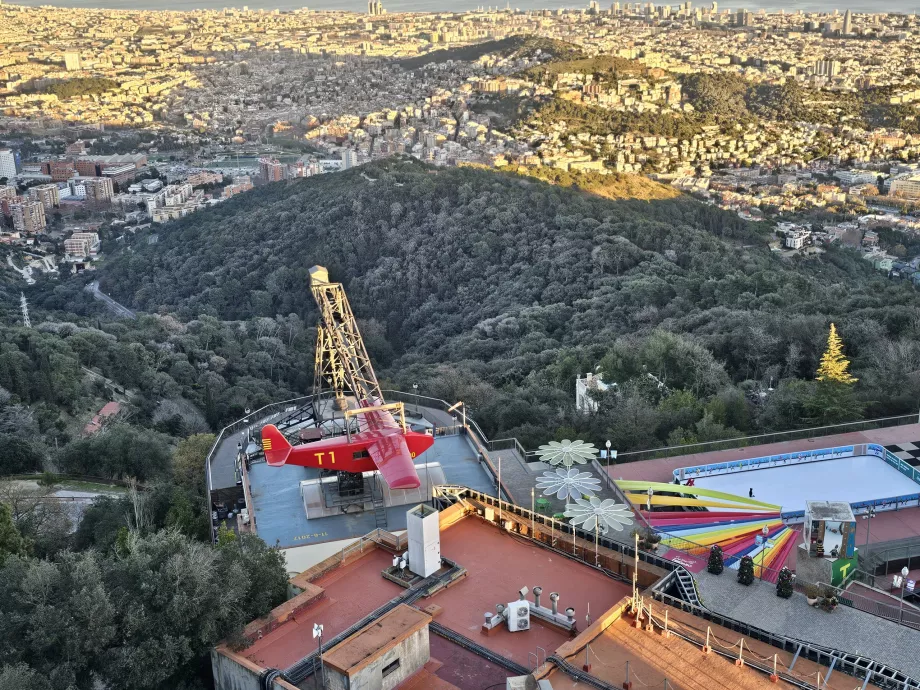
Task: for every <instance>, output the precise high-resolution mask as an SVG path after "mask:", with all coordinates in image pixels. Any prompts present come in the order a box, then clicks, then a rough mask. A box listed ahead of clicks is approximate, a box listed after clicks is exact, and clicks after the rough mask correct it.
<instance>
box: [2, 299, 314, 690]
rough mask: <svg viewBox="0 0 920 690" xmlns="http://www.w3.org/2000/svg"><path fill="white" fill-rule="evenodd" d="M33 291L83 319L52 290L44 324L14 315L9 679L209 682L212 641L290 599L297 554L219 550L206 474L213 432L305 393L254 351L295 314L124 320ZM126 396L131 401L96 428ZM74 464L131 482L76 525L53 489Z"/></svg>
mask: <svg viewBox="0 0 920 690" xmlns="http://www.w3.org/2000/svg"><path fill="white" fill-rule="evenodd" d="M74 286H76V284H74ZM62 294H66V295H67V296H66V298H62V296H61V295H62ZM31 296H32V298H33V302H35V303H37V302H40V301H46V302H48V303H54V302H56V301H59V300H62V299H63V301H64V302H66V305H67V307H68V308H69V309H73V310H75V311H80V312H81V313H82V315H76V314H73V313H70V312H69V311H68V312H64V311H53V312H51V311H47V310H45V309H42V308H40V307H38V306H37V304H36V306H35V307H34V308H33V316H32V318H33V320H34V327H33V328H22V327H17V326H14V325H4V326H0V441H2V443H3V447H4V453H3V454H2V455H0V599H2V601H0V638H2V639H3V640H4V643H3V645H0V688H3V689H4V690H5V689H6V688H26V687H28V688H46V687H47V688H51V687H56V688H58V687H65V688H80V689H82V688H95V687H100V686H102V687H125V688H127V687H130V688H150V689H151V690H152V689H158V690H173V689H174V688H189V689H191V688H197V687H207V686H208V685H209V684H210V664H209V662H208V656H207V654H208V651H209V649H210V647H211V646H212V645H213V644H214V643H216V642H217V641H219V640H221V639H225V638H233V637H234V636H235V635H237V634H238V633H239V632H240V631H241V630H242V626H243V625H244V624H245V623H247V622H248V621H250V620H252V619H253V618H254V617H258V616H260V615H264V614H266V613H267V612H268V611H269V610H270V609H271V608H272V607H273V606H275V605H277V604H279V603H280V602H281V601H283V600H284V599H285V598H286V573H285V567H284V562H283V558H282V556H281V554H280V552H278V551H276V550H274V549H269V548H268V547H266V545H265V544H264V543H263V542H262V541H261V540H259V539H258V538H255V537H246V536H244V537H242V538H234V537H233V535H232V533H224V534H222V535H221V540H220V542H221V545H220V546H219V548H217V549H213V548H211V546H210V544H209V541H210V530H209V520H208V514H209V506H208V497H207V496H206V489H205V486H204V477H203V474H202V467H203V463H204V458H205V455H206V453H207V452H208V449H209V448H210V446H211V444H212V442H213V439H214V436H213V434H210V433H206V432H207V430H208V429H209V428H215V427H218V426H220V425H221V424H222V423H223V422H224V421H225V420H227V419H231V418H235V417H238V416H239V415H240V414H242V412H243V410H244V409H245V408H246V407H247V406H249V405H252V406H258V405H259V404H262V403H263V402H268V401H269V400H273V399H277V398H278V397H279V396H280V397H287V396H288V395H290V393H289V392H288V391H287V390H286V389H285V388H284V387H283V386H280V385H277V384H275V383H273V379H272V376H271V374H272V373H273V372H272V368H273V365H272V363H271V362H268V363H267V366H268V368H266V369H265V371H264V372H263V371H262V364H266V362H264V361H262V359H261V357H260V356H252V357H250V356H249V355H250V353H251V352H253V351H254V349H256V348H258V347H259V346H258V345H257V341H258V338H259V337H270V336H268V335H267V334H268V333H272V334H273V335H272V336H271V337H274V336H275V335H279V334H280V325H277V326H275V325H273V324H274V322H273V324H268V323H261V322H260V321H259V320H256V321H253V322H252V323H249V324H244V323H240V324H231V323H223V322H218V321H217V320H215V319H208V318H205V319H204V320H202V321H198V322H196V323H191V324H180V323H179V322H178V321H176V320H175V319H172V318H171V317H168V316H152V315H148V316H142V317H141V318H140V319H139V320H138V321H118V320H115V319H113V318H111V317H109V316H106V315H104V314H102V313H96V312H97V310H99V308H100V307H99V305H98V304H94V303H92V301H91V300H89V301H88V300H86V297H85V295H84V293H82V292H80V291H74V290H73V289H72V287H68V286H59V287H54V286H52V285H51V284H47V285H44V286H39V287H37V289H36V292H35V293H33V294H32V295H31ZM14 300H15V294H13V295H9V294H5V295H3V304H5V305H6V306H7V307H9V309H8V311H6V312H5V313H4V314H3V315H4V319H3V321H4V322H5V323H7V324H11V323H15V321H17V320H18V314H17V313H16V311H15V309H14V308H13V305H14V304H15V301H14ZM279 323H280V322H279ZM285 323H286V324H287V331H286V332H285V335H284V338H285V343H287V344H288V346H289V347H291V349H292V350H296V349H297V348H303V350H304V351H303V352H302V353H300V354H299V355H297V359H298V360H301V359H302V358H306V357H309V356H311V355H310V354H309V353H308V352H306V350H307V349H308V347H309V346H308V345H307V340H305V339H304V338H303V334H302V329H300V328H299V327H298V325H297V322H296V321H295V322H285ZM250 327H252V328H253V330H252V333H251V335H250V334H248V329H249V328H250ZM260 334H261V335H260ZM263 343H264V341H263ZM310 349H311V348H310ZM246 362H249V364H246ZM258 362H262V364H259V363H258ZM193 363H194V364H193ZM298 370H299V369H298ZM291 380H292V381H297V379H296V376H294V375H292V376H291ZM298 385H305V384H303V382H298ZM112 399H114V400H117V401H119V403H120V404H121V412H120V413H119V414H118V415H116V416H115V417H114V418H111V419H109V420H107V421H106V423H105V424H104V425H103V427H102V429H101V430H100V431H98V432H96V433H94V434H92V435H89V436H85V435H84V434H83V427H84V425H85V424H86V423H87V422H89V420H90V419H91V418H92V416H93V415H94V413H95V412H97V411H98V410H99V409H100V408H101V407H102V405H103V404H104V403H105V402H107V401H109V400H112ZM202 432H205V433H202ZM10 475H19V476H23V475H24V476H25V477H26V479H22V480H17V479H10ZM64 475H68V476H77V477H81V478H100V480H102V481H104V480H121V481H122V482H126V483H127V484H128V489H127V490H122V491H112V492H109V493H108V495H106V496H105V497H103V498H100V499H97V500H96V501H95V502H94V503H93V504H92V506H90V507H89V508H87V509H86V511H85V512H84V513H83V514H82V519H80V520H79V521H76V517H75V516H74V515H73V514H72V513H71V512H70V511H69V510H68V509H67V507H66V505H65V504H63V503H59V502H56V501H51V502H49V501H47V500H44V499H43V497H44V496H45V495H47V494H48V493H49V492H50V491H53V490H54V489H55V488H56V487H58V485H62V486H63V488H68V487H69V485H68V484H67V483H66V481H67V480H65V479H64V478H63V476H64ZM29 476H39V481H38V483H37V484H36V483H35V482H34V481H29V480H28V479H27V478H28V477H29ZM176 581H180V582H182V583H184V584H183V586H180V587H176V586H175V585H174V583H175V582H176ZM165 583H170V584H169V585H168V586H167V585H166V584H165ZM153 659H155V660H156V661H155V663H149V662H150V660H153Z"/></svg>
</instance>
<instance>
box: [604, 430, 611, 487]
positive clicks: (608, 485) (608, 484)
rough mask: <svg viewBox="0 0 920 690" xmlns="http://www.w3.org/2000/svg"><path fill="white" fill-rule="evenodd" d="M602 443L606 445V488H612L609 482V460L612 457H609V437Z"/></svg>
mask: <svg viewBox="0 0 920 690" xmlns="http://www.w3.org/2000/svg"><path fill="white" fill-rule="evenodd" d="M604 445H605V446H607V488H608V489H612V488H613V487H612V486H611V484H610V460H611V459H612V458H611V457H610V446H611V445H612V444H611V443H610V439H609V438H608V439H607V442H606V443H605V444H604Z"/></svg>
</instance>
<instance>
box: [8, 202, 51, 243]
mask: <svg viewBox="0 0 920 690" xmlns="http://www.w3.org/2000/svg"><path fill="white" fill-rule="evenodd" d="M9 206H10V215H11V216H12V218H13V230H14V231H16V232H18V233H20V234H21V235H36V234H38V233H40V232H43V231H44V230H45V226H46V221H45V207H44V206H43V205H42V202H40V201H30V200H28V199H23V200H22V201H14V202H11V203H10V205H9Z"/></svg>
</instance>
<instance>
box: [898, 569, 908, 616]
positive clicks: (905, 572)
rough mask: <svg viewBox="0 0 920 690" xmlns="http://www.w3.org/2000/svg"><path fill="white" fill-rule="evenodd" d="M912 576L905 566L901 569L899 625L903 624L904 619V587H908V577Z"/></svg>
mask: <svg viewBox="0 0 920 690" xmlns="http://www.w3.org/2000/svg"><path fill="white" fill-rule="evenodd" d="M908 575H910V571H909V570H908V569H907V566H906V565H905V566H904V567H903V568H901V607H900V609H899V610H898V623H900V622H902V620H903V619H904V587H905V586H907V576H908Z"/></svg>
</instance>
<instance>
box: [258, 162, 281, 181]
mask: <svg viewBox="0 0 920 690" xmlns="http://www.w3.org/2000/svg"><path fill="white" fill-rule="evenodd" d="M259 174H260V175H261V176H262V179H263V180H265V181H266V182H280V181H281V180H283V179H284V164H283V163H281V162H279V161H278V160H276V159H274V158H260V159H259Z"/></svg>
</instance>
